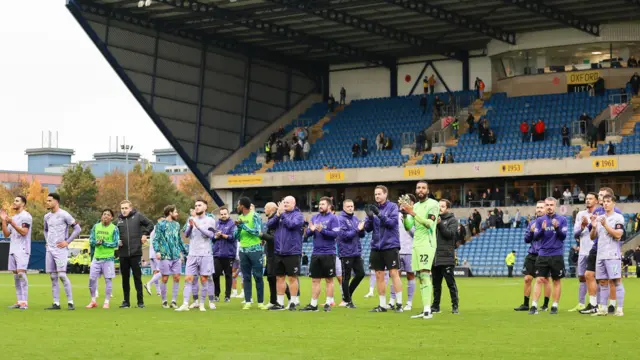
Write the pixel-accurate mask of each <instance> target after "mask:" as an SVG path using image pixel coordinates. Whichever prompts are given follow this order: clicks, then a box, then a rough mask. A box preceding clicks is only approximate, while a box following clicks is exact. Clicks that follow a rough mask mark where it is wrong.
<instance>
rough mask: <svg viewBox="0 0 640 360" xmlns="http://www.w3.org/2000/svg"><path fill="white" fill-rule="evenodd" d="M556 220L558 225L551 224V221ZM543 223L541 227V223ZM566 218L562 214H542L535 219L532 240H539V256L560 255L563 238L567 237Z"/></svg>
mask: <svg viewBox="0 0 640 360" xmlns="http://www.w3.org/2000/svg"><path fill="white" fill-rule="evenodd" d="M553 220H557V221H558V227H557V228H555V227H554V226H553V225H552V221H553ZM543 224H544V225H545V227H543V226H542V225H543ZM567 232H568V227H567V219H566V218H565V217H564V216H559V215H557V214H553V215H551V216H549V215H544V216H541V217H539V218H537V219H536V227H535V233H534V240H539V241H540V242H541V243H540V250H539V252H538V255H539V256H562V254H563V245H564V239H566V238H567Z"/></svg>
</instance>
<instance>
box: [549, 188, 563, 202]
mask: <svg viewBox="0 0 640 360" xmlns="http://www.w3.org/2000/svg"><path fill="white" fill-rule="evenodd" d="M551 194H552V195H553V197H554V198H556V200H560V199H561V198H562V191H560V189H558V187H557V186H556V187H554V188H553V192H552V193H551Z"/></svg>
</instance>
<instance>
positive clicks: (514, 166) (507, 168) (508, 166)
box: [500, 163, 524, 174]
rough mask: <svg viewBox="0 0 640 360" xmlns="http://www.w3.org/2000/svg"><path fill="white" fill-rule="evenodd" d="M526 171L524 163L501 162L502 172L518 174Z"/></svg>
mask: <svg viewBox="0 0 640 360" xmlns="http://www.w3.org/2000/svg"><path fill="white" fill-rule="evenodd" d="M523 171H524V164H523V163H503V164H500V173H501V174H518V173H521V172H523Z"/></svg>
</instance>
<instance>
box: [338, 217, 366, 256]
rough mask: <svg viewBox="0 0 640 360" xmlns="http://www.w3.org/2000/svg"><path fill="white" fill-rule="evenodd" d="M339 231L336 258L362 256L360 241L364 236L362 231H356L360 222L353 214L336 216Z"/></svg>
mask: <svg viewBox="0 0 640 360" xmlns="http://www.w3.org/2000/svg"><path fill="white" fill-rule="evenodd" d="M338 221H339V222H340V231H339V233H338V237H337V239H336V242H337V243H338V257H341V258H342V257H359V256H361V255H362V243H361V242H360V239H361V238H363V237H364V236H365V232H364V229H363V230H362V231H360V230H358V225H359V224H360V220H358V217H357V216H355V214H347V213H346V212H344V211H343V212H341V213H340V215H338Z"/></svg>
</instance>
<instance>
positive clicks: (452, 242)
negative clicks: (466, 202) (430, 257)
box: [433, 212, 458, 266]
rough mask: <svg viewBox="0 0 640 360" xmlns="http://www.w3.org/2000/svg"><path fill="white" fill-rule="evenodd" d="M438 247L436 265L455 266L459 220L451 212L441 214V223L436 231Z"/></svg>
mask: <svg viewBox="0 0 640 360" xmlns="http://www.w3.org/2000/svg"><path fill="white" fill-rule="evenodd" d="M436 238H437V239H438V240H437V244H438V245H437V247H436V258H435V260H434V263H433V264H434V266H453V265H455V264H456V262H455V250H456V240H457V238H458V220H457V219H456V217H455V216H454V215H453V213H451V212H449V213H446V214H440V223H439V224H438V230H437V231H436Z"/></svg>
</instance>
